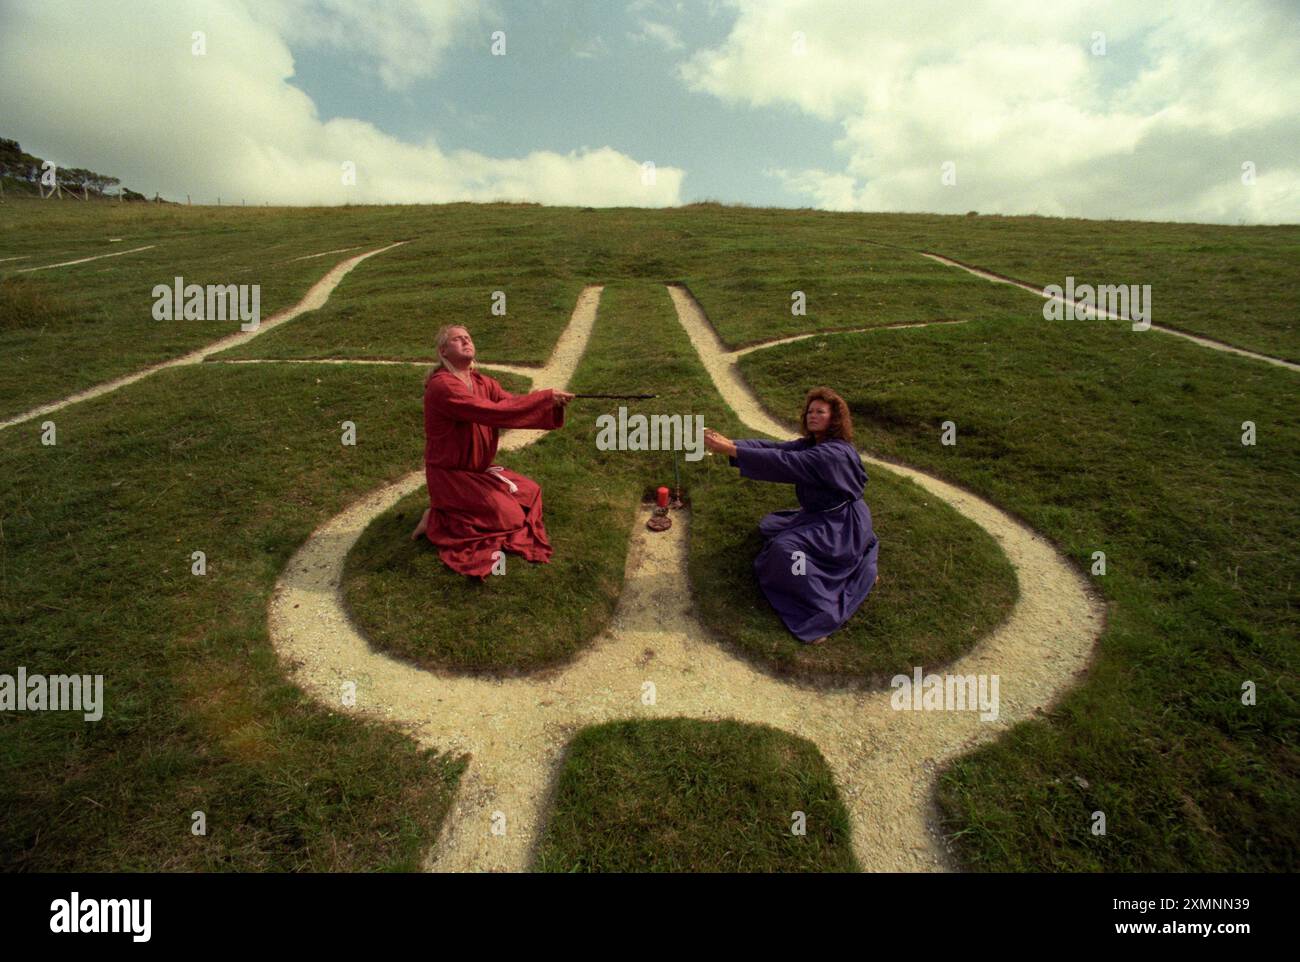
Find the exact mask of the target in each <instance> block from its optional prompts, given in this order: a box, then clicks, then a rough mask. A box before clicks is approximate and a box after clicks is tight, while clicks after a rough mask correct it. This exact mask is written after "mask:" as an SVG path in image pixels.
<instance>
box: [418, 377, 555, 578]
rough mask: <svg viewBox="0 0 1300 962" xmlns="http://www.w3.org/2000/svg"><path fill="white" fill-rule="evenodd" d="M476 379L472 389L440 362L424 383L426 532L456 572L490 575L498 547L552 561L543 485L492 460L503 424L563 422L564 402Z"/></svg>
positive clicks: (529, 425)
mask: <svg viewBox="0 0 1300 962" xmlns="http://www.w3.org/2000/svg"><path fill="white" fill-rule="evenodd" d="M470 379H471V381H472V382H473V385H472V387H467V386H466V385H465V383H464V382H463V381H461V379H460V378H458V377H456V375H454V374H452V373H451V372H450V371H449V370H447V369H446V368H445V367H440V368H438V370H437V371H436V372H435V373H434V375H433V377H431V378H429V381H428V383H427V384H426V385H425V387H424V477H425V481H426V482H427V484H428V486H429V508H430V511H429V527H428V531H427V532H426V537H428V539H429V540H430V541H431V542H433V544H434V545H435V546H436V547H437V548H438V554H439V556H440V557H441V558H442V560H443V561H444V562H446V564H447V566H448V567H450V568H451V569H452V570H454V571H459V572H460V573H461V574H465V575H472V576H475V577H479V578H482V579H484V580H486V579H487V577H488V575H489V574H490V573H491V571H492V554H493V552H495V551H513V552H514V553H516V554H520V555H523V556H524V558H525V559H527V560H528V561H543V562H545V561H550V559H551V553H552V550H553V549H552V548H551V544H550V542H549V541H547V539H546V527H545V526H544V525H543V524H542V489H541V487H540V486H539V485H538V484H537V483H536V482H535V481H533V480H532V479H531V478H526V477H524V476H523V475H522V474H516V473H515V472H514V471H510V470H508V469H506V468H502V467H499V466H494V465H493V464H492V459H493V458H494V457H496V453H497V441H498V439H499V436H500V431H499V429H500V428H545V429H551V428H558V427H561V426H563V424H564V408H563V407H561V406H559V405H557V404H556V403H555V392H554V391H552V390H551V389H549V388H548V389H546V390H544V391H533V392H532V393H531V394H522V395H514V394H511V393H510V392H508V391H506V390H505V389H504V388H502V387H501V385H500V384H499V383H497V381H496V380H495V379H494V378H490V377H487V376H486V375H483V374H480V373H478V372H477V371H472V372H471V373H470ZM489 467H496V470H495V471H488V468H489ZM507 482H510V483H509V484H508V483H507ZM511 484H513V486H514V488H515V490H514V491H511V490H510V486H511Z"/></svg>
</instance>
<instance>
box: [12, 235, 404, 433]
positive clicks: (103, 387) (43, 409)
mask: <svg viewBox="0 0 1300 962" xmlns="http://www.w3.org/2000/svg"><path fill="white" fill-rule="evenodd" d="M405 243H407V242H406V241H398V242H397V243H396V244H389V245H388V246H387V247H380V248H378V249H376V250H373V251H370V252H368V253H366V254H358V255H357V256H356V257H350V258H348V259H347V260H345V261H341V262H340V263H338V264H336V265H334V267H333V268H332V269H331V270H330V272H329V273H328V274H326V275H325V276H324V277H322V278H321V279H320V280H319V281H317V282H316V283H315V284H313V285H312V286H311V289H310V290H308V291H307V293H306V294H305V295H303V298H302V300H300V301H299V302H298V303H297V304H295V305H293V306H292V307H290V308H287V309H285V310H283V311H281V312H280V313H279V314H275V315H273V316H271V317H269V318H267V319H266V320H265V321H262V322H261V323H260V324H258V326H257V330H254V331H239V332H238V333H235V334H231V335H229V336H227V337H223V338H221V339H220V340H217V341H213V342H212V343H210V344H207V345H205V346H203V347H201V348H199V349H198V350H196V351H191V352H189V353H188V354H184V355H181V356H180V357H175V358H172V359H171V360H169V361H163V362H161V363H159V364H154V365H151V366H149V367H146V368H143V369H142V370H139V371H136V372H134V373H133V374H127V375H124V376H122V377H119V378H114V379H113V380H111V381H105V382H104V383H102V384H96V385H95V386H94V387H90V388H87V389H86V390H84V391H78V392H77V393H76V394H70V395H68V396H67V397H65V398H63V399H62V400H60V401H53V402H51V403H49V404H42V405H41V406H40V407H36V408H32V409H31V410H30V411H25V412H24V413H22V414H19V415H17V416H16V417H12V418H9V419H8V420H5V421H0V431H3V430H4V429H5V428H11V427H13V426H14V425H15V424H22V423H23V422H24V421H30V420H32V419H33V418H38V417H41V416H42V415H45V414H52V413H53V412H55V411H58V410H61V409H62V408H65V407H67V406H68V405H70V404H77V403H78V402H80V401H89V400H90V399H91V398H96V397H99V396H101V395H104V394H108V393H110V392H112V391H116V390H117V389H118V388H121V387H126V385H128V384H134V383H135V382H136V381H142V380H144V379H145V378H147V377H149V376H150V375H151V374H157V373H158V372H159V371H163V370H166V369H167V368H169V367H181V366H183V365H187V364H198V363H199V362H201V361H203V360H205V359H206V358H207V357H208V356H209V355H212V354H216V353H217V352H219V351H225V350H228V349H229V348H232V347H236V346H238V345H240V344H243V343H244V342H246V341H251V340H252V339H253V338H255V337H257V336H258V335H259V334H265V333H266V332H267V331H269V330H271V329H272V328H275V327H279V326H280V325H281V324H284V323H285V322H287V321H291V320H293V319H294V318H295V317H297V316H298V315H300V314H305V313H307V312H308V311H314V310H316V309H317V308H319V307H322V306H323V305H324V304H325V302H326V301H327V300H329V296H330V294H332V293H333V292H334V288H336V287H338V285H339V282H340V281H342V280H343V278H344V277H346V276H347V274H348V272H349V271H351V270H352V268H354V267H356V266H357V265H358V264H360V263H361V262H362V261H364V260H365V259H366V258H368V257H374V256H375V255H376V254H382V253H384V251H389V250H392V249H393V248H394V247H399V246H401V245H402V244H405ZM122 253H124V254H129V253H130V251H123V252H122ZM104 256H106V257H108V256H112V255H107V254H106V255H104ZM69 263H74V262H69ZM55 266H57V265H55Z"/></svg>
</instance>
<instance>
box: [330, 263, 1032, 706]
mask: <svg viewBox="0 0 1300 962" xmlns="http://www.w3.org/2000/svg"><path fill="white" fill-rule="evenodd" d="M508 387H509V385H508ZM571 388H572V390H574V391H578V392H591V393H601V392H609V393H654V394H658V395H659V396H658V398H656V399H655V400H654V401H650V402H644V403H639V404H638V403H637V402H632V404H631V405H630V408H629V409H630V410H631V411H632V412H636V411H642V412H643V413H646V414H654V413H665V414H690V415H695V414H700V415H703V416H704V419H705V421H704V423H705V424H706V425H710V426H718V427H719V429H720V430H723V431H724V433H727V434H729V436H733V437H740V436H744V432H743V430H742V429H741V427H740V425H739V424H738V423H737V422H736V421H735V419H734V416H733V415H731V414H730V412H729V411H728V409H727V408H726V407H725V405H724V404H723V402H722V399H721V398H720V397H719V396H718V395H717V393H716V392H715V391H714V389H713V384H712V382H711V381H710V380H709V377H708V374H707V372H705V370H704V368H703V365H702V364H701V363H700V362H699V360H698V357H697V356H696V355H695V353H694V350H693V349H692V348H691V346H690V342H689V340H688V339H687V337H686V334H685V332H684V331H683V330H682V328H681V325H680V324H679V323H678V321H677V319H676V315H675V313H674V311H673V308H672V303H671V301H670V300H669V297H668V293H667V291H666V290H665V289H664V288H663V287H662V286H660V285H658V284H653V283H649V282H645V281H640V282H628V281H623V282H616V283H612V284H610V285H609V286H608V287H606V289H605V292H604V295H603V297H602V301H601V305H600V314H599V318H598V320H597V322H596V327H595V330H594V332H593V335H592V340H591V343H590V345H589V347H588V351H587V355H586V357H585V358H584V360H583V361H582V363H581V364H580V365H579V368H578V371H577V372H576V374H575V377H574V379H573V384H572V385H571ZM617 403H618V402H602V401H582V400H579V401H575V402H573V403H572V404H570V405H569V408H568V412H567V414H566V423H565V426H564V427H563V428H561V429H560V430H558V431H553V432H551V433H550V434H548V435H546V436H544V437H543V438H542V439H541V440H539V441H538V442H536V443H535V444H534V445H532V446H530V447H529V448H527V449H525V450H523V451H519V452H504V453H502V454H501V456H500V457H498V459H497V460H498V462H499V463H503V464H506V465H507V466H509V467H511V468H512V469H513V470H517V471H520V472H522V473H523V474H525V475H527V476H528V477H531V478H533V479H534V480H536V481H538V482H539V483H540V484H541V485H542V498H543V512H544V513H543V519H544V520H545V522H546V529H547V533H548V534H549V536H550V540H551V544H552V545H553V546H554V547H555V555H554V556H553V557H552V559H551V561H550V563H549V564H545V565H530V564H528V563H527V562H524V561H522V560H521V559H519V558H517V557H516V556H510V555H507V562H506V574H505V575H504V576H500V577H490V578H488V579H487V581H486V582H479V581H477V579H468V578H466V577H464V576H463V575H459V574H456V573H455V572H453V571H451V569H449V568H447V567H446V565H444V564H443V563H442V562H441V560H440V559H439V558H438V556H437V552H436V550H435V549H434V548H433V547H432V546H431V545H429V544H428V543H427V541H423V540H422V541H420V542H414V543H413V542H411V541H410V540H409V539H408V538H407V537H406V535H407V534H408V533H409V531H410V529H411V528H412V527H414V524H415V521H416V519H417V518H418V517H419V514H420V512H421V511H423V509H424V506H425V505H426V504H427V500H428V496H427V494H426V493H425V492H424V491H423V490H420V491H418V492H416V493H414V494H412V495H410V496H408V497H407V498H405V499H403V500H402V501H401V502H400V503H398V504H397V505H396V506H394V507H393V508H392V509H391V510H389V511H388V512H387V513H385V514H384V515H381V516H380V517H379V518H377V519H376V520H375V521H373V522H372V523H371V525H370V526H369V527H368V528H367V530H366V531H365V533H364V534H363V535H362V537H361V539H360V540H359V541H358V542H357V544H356V545H355V546H354V548H353V549H352V551H351V552H350V554H349V556H348V562H347V565H346V568H345V571H344V579H343V586H344V594H345V597H346V599H347V603H348V606H349V608H350V610H351V612H352V615H353V617H354V618H355V620H356V621H357V623H358V624H359V625H360V626H361V627H362V628H363V629H364V630H365V631H366V633H367V636H368V637H369V639H370V641H371V643H372V644H374V645H375V646H376V647H379V648H381V649H383V650H385V651H389V652H392V653H394V654H397V655H400V656H401V657H403V658H406V659H408V660H410V661H412V662H414V663H416V664H419V665H423V666H425V667H437V668H445V669H460V670H481V671H490V672H498V673H513V672H518V671H526V670H530V669H535V668H540V667H544V666H547V665H552V664H556V663H559V662H562V661H564V660H567V659H568V658H571V657H572V656H573V655H574V654H575V653H576V652H577V651H578V650H579V649H580V648H582V647H583V646H584V645H586V644H587V643H588V642H590V641H591V640H592V638H594V637H595V635H596V634H597V633H598V632H599V631H600V630H601V629H602V628H603V627H604V626H605V624H606V623H607V622H608V620H609V617H610V615H611V614H612V613H613V610H614V605H615V604H616V603H617V599H618V593H619V590H620V587H621V585H622V581H623V566H624V562H625V560H626V556H627V546H628V536H629V534H630V530H631V525H632V517H633V513H634V510H635V507H636V505H637V503H638V502H639V501H640V500H641V497H642V496H643V494H644V493H645V492H646V491H647V490H648V489H651V488H653V487H656V486H658V485H659V484H669V485H671V484H672V478H673V474H672V471H673V462H672V456H671V454H669V453H666V452H635V451H604V452H602V451H599V450H597V448H596V444H595V439H596V426H595V419H596V417H597V416H599V415H600V414H602V413H616V411H617V408H616V407H611V406H610V405H611V404H615V405H616V404H617ZM679 468H680V470H681V472H682V477H683V485H684V486H685V488H686V492H685V493H686V497H687V498H688V500H689V501H690V503H691V507H692V525H693V529H692V537H691V539H690V545H691V547H690V552H691V564H690V585H691V591H692V593H693V595H694V597H695V599H696V603H697V605H698V606H699V609H700V613H701V616H702V618H703V620H704V622H705V624H706V625H707V626H708V627H710V628H711V629H713V631H714V632H715V634H716V635H717V636H718V638H719V639H720V640H723V641H725V642H729V643H731V644H733V645H734V646H735V648H736V649H737V650H738V651H740V652H741V653H743V654H745V655H747V656H749V657H751V658H753V659H754V660H755V661H757V662H759V663H760V664H763V665H764V666H766V667H768V668H769V669H772V670H778V671H783V672H788V673H794V674H802V675H809V676H814V675H827V676H833V677H834V679H835V680H836V681H843V680H845V679H846V678H856V679H859V680H861V679H862V678H863V677H864V676H867V675H886V676H888V675H892V674H894V673H895V672H897V671H904V670H908V669H909V668H910V666H912V665H914V664H921V663H924V664H933V663H937V662H941V661H945V660H948V659H951V658H952V657H955V656H956V655H957V654H960V653H961V652H962V651H964V650H966V649H968V648H970V647H971V646H972V645H973V644H974V643H975V642H976V641H977V640H978V639H979V638H980V637H981V636H982V635H983V634H984V633H985V631H987V630H988V629H989V628H991V627H992V626H993V625H995V624H997V623H998V622H999V621H1001V620H1002V619H1003V618H1004V617H1005V616H1006V614H1007V613H1008V612H1009V611H1010V608H1011V605H1012V603H1013V602H1014V600H1015V575H1014V573H1013V572H1012V570H1011V567H1010V565H1009V564H1008V563H1007V561H1006V559H1005V558H1004V557H1002V555H1001V553H1000V551H999V550H998V548H997V546H996V544H995V543H994V542H993V540H992V538H991V537H989V535H987V534H986V533H985V532H984V531H982V530H980V529H979V528H977V527H976V526H975V525H974V524H973V523H971V522H970V521H967V520H966V519H964V518H962V517H961V516H960V515H958V514H957V513H956V512H955V511H953V510H952V509H950V508H948V507H946V506H944V505H941V504H939V503H938V502H936V501H935V499H933V498H932V497H930V496H929V495H927V494H926V493H925V492H924V491H923V490H922V489H920V488H919V487H917V486H915V485H913V484H911V483H910V482H905V481H901V480H899V479H897V478H890V477H889V476H888V475H886V474H885V473H884V472H880V471H877V472H873V473H874V474H875V477H876V481H875V482H873V485H875V486H874V487H869V489H868V501H869V503H871V504H872V505H873V507H874V509H875V510H876V512H877V514H878V515H879V516H880V518H881V519H882V520H881V522H880V524H881V535H880V536H881V538H882V544H886V542H884V540H883V539H885V538H888V539H890V540H889V541H888V542H887V544H888V547H882V549H881V558H882V560H881V571H883V572H886V579H885V583H884V584H883V585H882V586H881V588H880V591H879V595H878V596H877V594H876V593H874V592H873V594H872V596H871V597H869V598H868V600H867V601H866V602H865V603H864V605H863V607H862V608H861V609H859V613H858V614H857V615H855V617H854V618H853V619H851V620H850V622H849V627H847V628H846V629H845V630H843V631H841V632H837V633H836V634H834V635H832V636H831V640H830V641H828V642H827V643H826V644H824V645H819V646H808V645H803V644H800V643H799V642H798V641H797V640H795V639H794V637H793V636H792V635H790V633H789V632H788V631H787V630H786V629H785V626H784V625H783V624H782V623H781V621H780V619H779V617H778V616H777V615H776V612H775V611H773V609H772V608H771V607H770V605H768V603H767V601H766V600H765V599H764V598H763V597H762V595H761V593H760V592H759V589H758V585H757V582H756V581H755V578H754V573H753V567H752V565H753V559H754V556H755V555H756V554H757V552H758V548H759V543H758V540H757V534H756V526H757V524H758V521H759V519H760V518H762V516H763V515H764V514H765V513H766V512H767V511H770V510H773V509H774V508H776V507H780V506H789V505H791V504H793V503H794V490H793V488H792V487H791V486H789V485H760V484H758V483H755V482H744V481H742V480H741V479H740V478H739V475H738V474H737V472H736V471H735V470H734V469H731V468H729V467H728V466H727V463H726V459H725V458H704V459H702V460H700V461H697V462H689V461H686V460H685V457H684V456H682V458H681V460H680V462H679ZM878 496H879V499H880V503H879V504H877V503H876V499H877V497H878ZM949 595H959V596H960V597H961V598H962V601H961V602H960V603H958V604H955V605H946V606H944V605H935V604H934V601H935V600H936V599H938V598H942V597H945V596H949ZM918 658H921V659H924V661H918V660H917V659H918Z"/></svg>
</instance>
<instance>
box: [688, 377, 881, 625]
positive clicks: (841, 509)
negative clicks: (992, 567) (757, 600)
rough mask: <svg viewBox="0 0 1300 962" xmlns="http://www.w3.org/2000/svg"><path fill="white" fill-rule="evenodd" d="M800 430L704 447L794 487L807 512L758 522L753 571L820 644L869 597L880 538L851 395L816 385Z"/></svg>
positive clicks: (775, 603)
mask: <svg viewBox="0 0 1300 962" xmlns="http://www.w3.org/2000/svg"><path fill="white" fill-rule="evenodd" d="M802 427H803V437H800V438H797V439H795V440H793V441H768V440H763V439H742V440H739V441H731V440H729V439H727V438H725V437H723V436H722V435H720V434H718V433H717V432H716V431H706V432H705V434H704V444H705V446H706V447H707V448H708V449H709V450H710V451H716V452H718V453H721V454H726V455H728V456H729V458H730V461H731V464H732V465H733V466H734V467H738V468H740V474H741V477H746V478H753V479H754V480H756V481H776V482H780V483H785V484H793V485H794V493H795V497H796V498H798V500H799V504H800V507H801V510H798V511H795V510H788V511H776V512H773V513H772V514H769V515H768V516H767V517H765V518H763V520H762V521H760V522H759V525H758V530H759V532H760V533H761V534H762V535H763V538H764V544H763V548H762V550H761V551H760V552H759V553H758V557H757V558H755V559H754V572H755V574H756V575H757V576H758V583H759V586H760V587H761V588H762V589H763V594H764V595H765V596H766V597H767V600H768V601H769V602H770V603H771V605H772V607H773V608H775V609H776V612H777V614H778V615H780V616H781V620H782V621H783V622H785V625H786V627H787V628H789V629H790V632H791V634H793V635H794V636H795V637H796V638H798V639H799V640H800V641H804V642H810V643H812V644H817V643H818V642H822V641H825V640H826V636H827V635H829V634H830V633H831V632H832V631H835V630H836V629H838V628H840V627H841V626H842V625H843V624H844V623H845V622H846V621H848V620H849V618H850V617H852V615H853V613H854V612H855V611H857V610H858V607H859V606H860V605H861V604H862V602H863V601H865V600H866V597H867V593H868V592H870V591H871V586H872V585H874V584H875V582H876V556H877V554H878V553H879V550H880V543H879V541H877V539H876V534H875V531H873V530H872V527H871V511H870V510H869V509H868V508H867V505H866V502H865V501H863V500H862V492H863V488H864V487H865V486H866V483H867V472H866V471H865V470H863V467H862V460H861V458H859V456H858V452H857V449H855V448H854V447H853V424H852V421H851V419H850V416H849V408H848V405H847V404H846V403H845V402H844V399H843V398H841V397H840V396H839V395H838V394H836V393H835V392H834V391H832V390H830V389H829V388H824V387H821V388H814V389H813V390H811V391H809V392H808V396H807V397H806V398H804V406H803V418H802Z"/></svg>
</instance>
